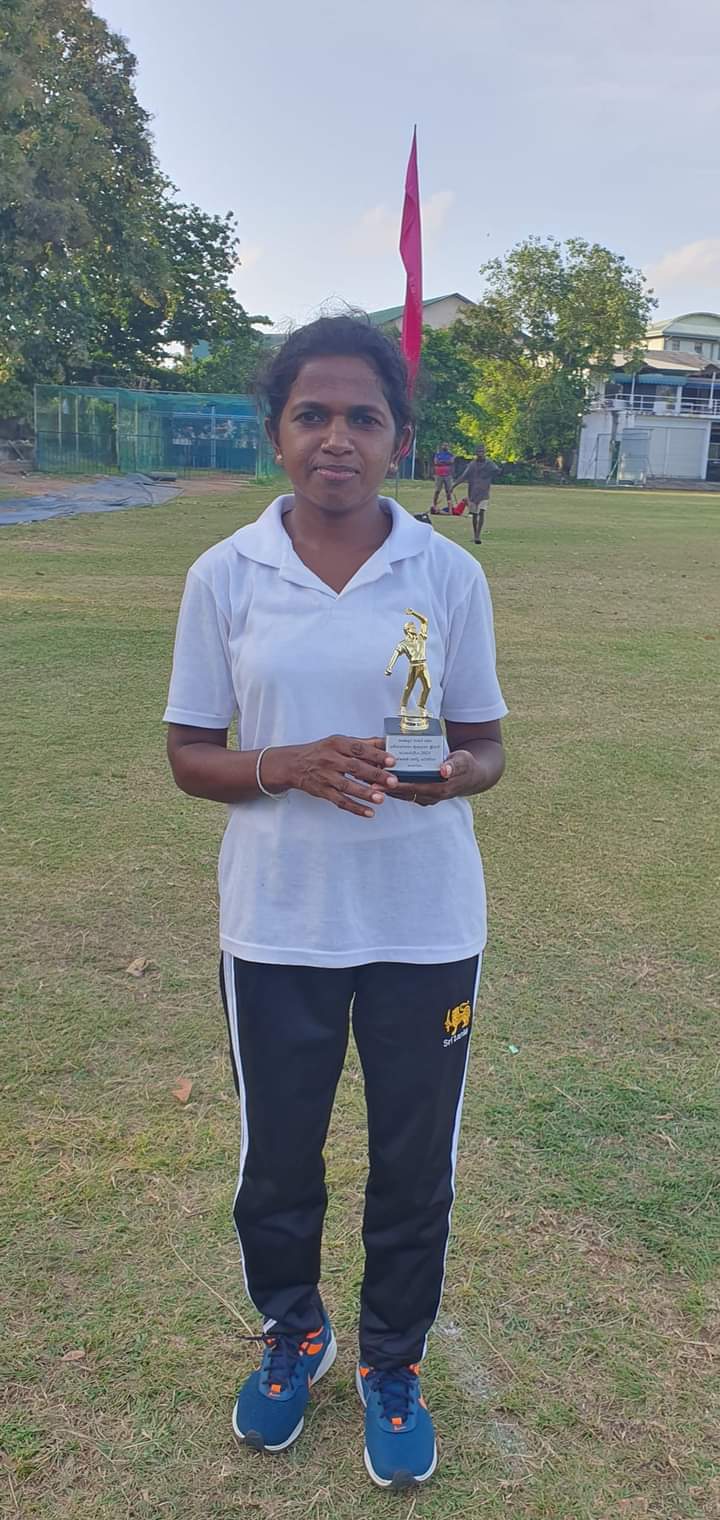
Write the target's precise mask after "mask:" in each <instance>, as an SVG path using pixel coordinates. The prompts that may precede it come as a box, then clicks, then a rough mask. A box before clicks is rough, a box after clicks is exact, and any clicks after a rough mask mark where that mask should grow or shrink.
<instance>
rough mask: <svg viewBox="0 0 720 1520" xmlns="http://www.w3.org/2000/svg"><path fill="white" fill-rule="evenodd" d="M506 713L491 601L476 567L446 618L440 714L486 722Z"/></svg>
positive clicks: (458, 720)
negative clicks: (462, 595) (464, 592)
mask: <svg viewBox="0 0 720 1520" xmlns="http://www.w3.org/2000/svg"><path fill="white" fill-rule="evenodd" d="M506 713H507V707H506V705H505V701H504V699H503V694H502V692H501V690H500V685H499V682H498V678H497V674H496V671H495V632H494V629H493V613H492V602H491V600H490V592H489V590H488V584H487V581H486V579H485V576H484V574H483V572H482V570H480V568H479V567H478V573H477V577H476V579H475V580H474V581H473V584H472V586H471V589H470V591H469V592H468V594H467V596H466V597H465V598H464V599H463V601H462V602H460V603H459V605H458V606H457V608H456V609H455V611H454V612H453V614H452V617H451V620H450V638H449V640H448V651H447V662H446V665H445V680H444V683H443V703H442V717H443V718H448V719H449V720H450V722H451V723H490V722H491V721H492V720H493V719H494V718H504V717H505V714H506Z"/></svg>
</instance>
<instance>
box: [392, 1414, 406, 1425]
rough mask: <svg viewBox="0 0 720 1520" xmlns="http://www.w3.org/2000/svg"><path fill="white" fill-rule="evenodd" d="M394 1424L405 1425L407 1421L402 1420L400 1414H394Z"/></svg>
mask: <svg viewBox="0 0 720 1520" xmlns="http://www.w3.org/2000/svg"><path fill="white" fill-rule="evenodd" d="M392 1423H393V1425H404V1423H405V1421H404V1420H401V1419H400V1416H399V1414H394V1415H393V1417H392Z"/></svg>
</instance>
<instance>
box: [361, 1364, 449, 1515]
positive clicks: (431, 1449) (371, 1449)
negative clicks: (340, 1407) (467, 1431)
mask: <svg viewBox="0 0 720 1520" xmlns="http://www.w3.org/2000/svg"><path fill="white" fill-rule="evenodd" d="M418 1371H419V1369H418V1367H417V1366H414V1367H393V1368H392V1369H391V1370H390V1371H389V1372H383V1371H378V1370H377V1369H376V1368H375V1367H365V1366H363V1364H362V1363H359V1364H358V1369H357V1375H356V1378H355V1382H356V1384H357V1391H358V1393H359V1395H360V1398H361V1400H362V1402H363V1404H364V1405H365V1466H366V1468H367V1470H368V1472H369V1474H370V1477H371V1478H372V1480H373V1483H377V1485H378V1487H379V1488H393V1489H397V1490H400V1489H404V1488H415V1487H416V1485H417V1484H418V1483H426V1482H427V1480H428V1478H431V1477H432V1475H433V1473H434V1471H435V1468H436V1467H437V1445H436V1443H435V1431H434V1429H433V1422H432V1420H431V1418H430V1415H429V1413H428V1408H427V1404H426V1403H425V1400H424V1399H423V1398H422V1396H421V1394H420V1378H419V1376H418Z"/></svg>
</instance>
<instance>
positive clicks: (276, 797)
mask: <svg viewBox="0 0 720 1520" xmlns="http://www.w3.org/2000/svg"><path fill="white" fill-rule="evenodd" d="M274 748H275V746H274V744H266V745H265V748H264V749H261V751H260V754H259V755H258V757H257V760H256V762H255V780H256V781H257V785H258V791H259V792H262V794H263V797H272V800H273V802H282V800H283V798H284V797H287V792H286V791H285V792H269V791H268V789H267V787H266V786H263V784H262V781H261V780H260V766H261V765H262V762H263V756H264V755H266V754H267V752H268V750H269V749H274Z"/></svg>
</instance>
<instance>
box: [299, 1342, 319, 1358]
mask: <svg viewBox="0 0 720 1520" xmlns="http://www.w3.org/2000/svg"><path fill="white" fill-rule="evenodd" d="M302 1349H303V1351H304V1352H305V1355H306V1356H319V1355H320V1352H321V1351H322V1343H318V1342H317V1341H316V1342H315V1343H314V1345H312V1346H311V1345H310V1343H309V1341H303V1345H302Z"/></svg>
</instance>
